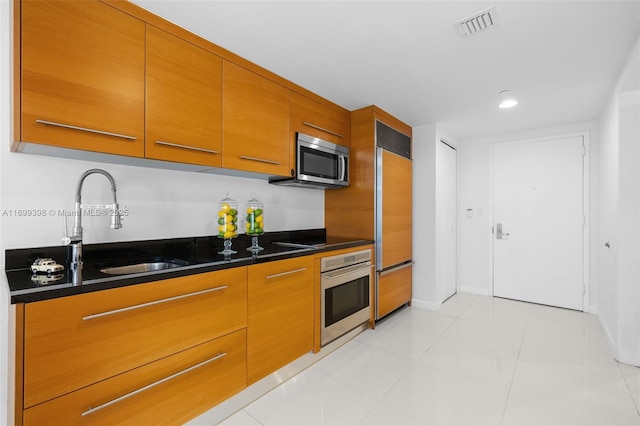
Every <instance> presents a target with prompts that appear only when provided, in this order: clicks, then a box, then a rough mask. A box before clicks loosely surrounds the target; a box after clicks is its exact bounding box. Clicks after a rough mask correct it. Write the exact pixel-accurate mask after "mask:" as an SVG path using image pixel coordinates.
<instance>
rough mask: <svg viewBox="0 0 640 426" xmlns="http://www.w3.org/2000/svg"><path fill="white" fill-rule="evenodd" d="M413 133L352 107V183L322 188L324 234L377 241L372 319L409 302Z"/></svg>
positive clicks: (374, 110) (378, 113)
mask: <svg viewBox="0 0 640 426" xmlns="http://www.w3.org/2000/svg"><path fill="white" fill-rule="evenodd" d="M411 136H412V132H411V127H410V126H408V125H407V124H405V123H403V122H402V121H400V120H398V119H397V118H395V117H393V116H392V115H390V114H389V113H387V112H385V111H383V110H382V109H380V108H378V107H376V106H370V107H365V108H361V109H359V110H356V111H353V112H352V113H351V146H350V149H351V151H350V161H351V166H350V170H349V173H350V185H349V187H347V188H343V189H340V190H326V191H325V227H326V229H327V236H328V237H342V238H345V237H346V238H354V239H368V240H373V241H375V260H376V262H375V267H376V279H375V283H374V288H373V289H372V290H373V291H372V295H373V297H372V306H374V311H373V314H372V321H375V320H377V319H380V318H382V317H384V316H385V315H387V314H388V313H390V312H392V311H394V310H395V309H397V308H399V307H400V306H402V305H404V304H407V303H410V302H411V295H412V291H411V284H412V277H411V273H412V264H413V262H412V247H411V246H412V211H411V191H412V183H411V180H412V161H411Z"/></svg>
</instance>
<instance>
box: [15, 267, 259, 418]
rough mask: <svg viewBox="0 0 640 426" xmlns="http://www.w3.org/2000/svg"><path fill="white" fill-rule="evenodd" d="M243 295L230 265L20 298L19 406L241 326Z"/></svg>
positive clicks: (242, 272)
mask: <svg viewBox="0 0 640 426" xmlns="http://www.w3.org/2000/svg"><path fill="white" fill-rule="evenodd" d="M213 289H216V290H213ZM208 290H212V291H208ZM246 294H247V285H246V268H234V269H230V270H225V271H218V272H211V273H206V274H199V275H195V276H187V277H181V278H174V279H170V280H163V281H157V282H152V283H147V284H138V285H134V286H129V287H123V288H116V289H112V290H105V291H99V292H92V293H86V294H81V295H77V296H70V297H64V298H59V299H52V300H46V301H43V302H35V303H29V304H27V305H26V306H25V344H24V346H25V355H24V387H25V407H31V406H33V405H35V404H38V403H41V402H43V401H46V400H48V399H51V398H54V397H56V396H58V395H61V394H63V393H66V392H70V391H73V390H76V389H79V388H81V387H83V386H87V385H89V384H91V383H95V382H97V381H100V380H104V379H106V378H109V377H112V376H114V375H117V374H120V373H122V372H124V371H127V370H130V369H132V368H135V367H138V366H140V365H141V364H145V363H149V362H152V361H155V360H157V359H159V358H162V357H165V356H168V355H171V354H173V353H175V352H177V351H180V350H184V349H186V348H189V347H192V346H194V345H197V344H200V343H202V342H205V341H208V340H211V339H214V338H216V337H218V336H220V335H223V334H226V333H229V332H231V331H235V330H238V329H240V328H243V327H245V326H246V312H247V311H246V306H247V305H246ZM185 295H186V296H187V297H181V298H179V296H185ZM159 301H161V303H155V304H154V303H153V302H159ZM131 307H135V309H129V310H124V308H131ZM107 313H108V314H107ZM102 314H105V315H102Z"/></svg>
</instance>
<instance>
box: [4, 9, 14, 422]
mask: <svg viewBox="0 0 640 426" xmlns="http://www.w3.org/2000/svg"><path fill="white" fill-rule="evenodd" d="M10 5H11V2H9V1H4V0H2V1H0V155H2V152H4V151H6V149H7V148H6V147H8V146H9V141H10V134H11V133H10V131H11V126H10V123H11V118H10V117H11V102H12V98H11V93H10V88H11V82H10V70H11V60H10V59H11V55H10V52H11V48H10V47H11V32H12V24H11V6H10ZM2 172H3V171H2V170H0V212H1V211H2V210H3V209H4V201H3V200H2V189H1V187H2V186H4V185H5V181H6V178H5V175H4V173H2ZM5 230H6V226H5V225H4V223H3V222H2V221H1V220H0V236H2V235H4V231H5ZM0 245H1V243H0ZM0 271H2V273H1V274H0V275H1V276H2V278H0V425H8V424H13V405H14V404H13V401H14V398H13V371H14V369H13V357H14V355H13V354H14V352H15V350H14V348H15V344H14V338H13V336H12V333H13V332H12V330H13V328H14V322H13V320H12V318H13V316H14V315H13V314H14V310H13V309H12V308H11V305H10V304H9V288H8V286H7V280H6V278H5V275H4V249H1V250H0Z"/></svg>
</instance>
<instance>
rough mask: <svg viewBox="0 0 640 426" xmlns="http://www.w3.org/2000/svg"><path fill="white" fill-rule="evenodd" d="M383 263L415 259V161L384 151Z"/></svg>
mask: <svg viewBox="0 0 640 426" xmlns="http://www.w3.org/2000/svg"><path fill="white" fill-rule="evenodd" d="M382 164H383V167H382V170H383V176H382V195H381V197H382V265H378V269H384V268H388V267H390V266H393V265H396V264H398V263H401V262H404V261H407V260H411V244H412V240H411V228H412V224H411V214H412V213H411V208H412V207H411V165H412V163H411V160H408V159H406V158H404V157H401V156H399V155H396V154H393V153H391V152H388V151H384V150H383V151H382Z"/></svg>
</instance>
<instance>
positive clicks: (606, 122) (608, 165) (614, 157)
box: [598, 38, 640, 365]
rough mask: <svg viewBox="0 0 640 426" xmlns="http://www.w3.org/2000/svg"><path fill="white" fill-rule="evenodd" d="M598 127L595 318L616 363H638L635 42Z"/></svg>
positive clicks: (639, 50)
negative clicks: (598, 205)
mask: <svg viewBox="0 0 640 426" xmlns="http://www.w3.org/2000/svg"><path fill="white" fill-rule="evenodd" d="M600 123H601V125H600V140H601V145H600V158H599V167H600V182H599V197H600V205H601V207H600V208H601V210H600V220H599V236H598V251H599V271H600V276H599V283H600V285H599V288H598V290H599V298H598V300H599V304H598V308H599V315H600V320H601V324H602V326H603V329H604V331H605V334H606V336H607V338H608V339H609V343H610V345H611V347H612V348H613V351H614V356H615V357H616V359H618V360H620V361H621V362H624V363H627V364H632V365H640V303H638V301H639V300H640V286H639V285H638V283H639V282H640V170H639V168H638V164H640V146H639V141H640V38H639V39H638V41H637V42H636V44H635V46H634V48H633V49H632V51H631V52H630V55H629V58H628V61H627V63H626V65H625V67H624V69H623V70H622V72H621V74H620V78H619V80H618V82H617V84H616V86H615V88H614V89H613V91H612V94H611V97H610V99H609V101H608V102H607V104H606V105H605V107H604V108H603V111H602V114H601V116H600ZM605 243H609V245H610V248H607V247H606V246H605Z"/></svg>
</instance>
